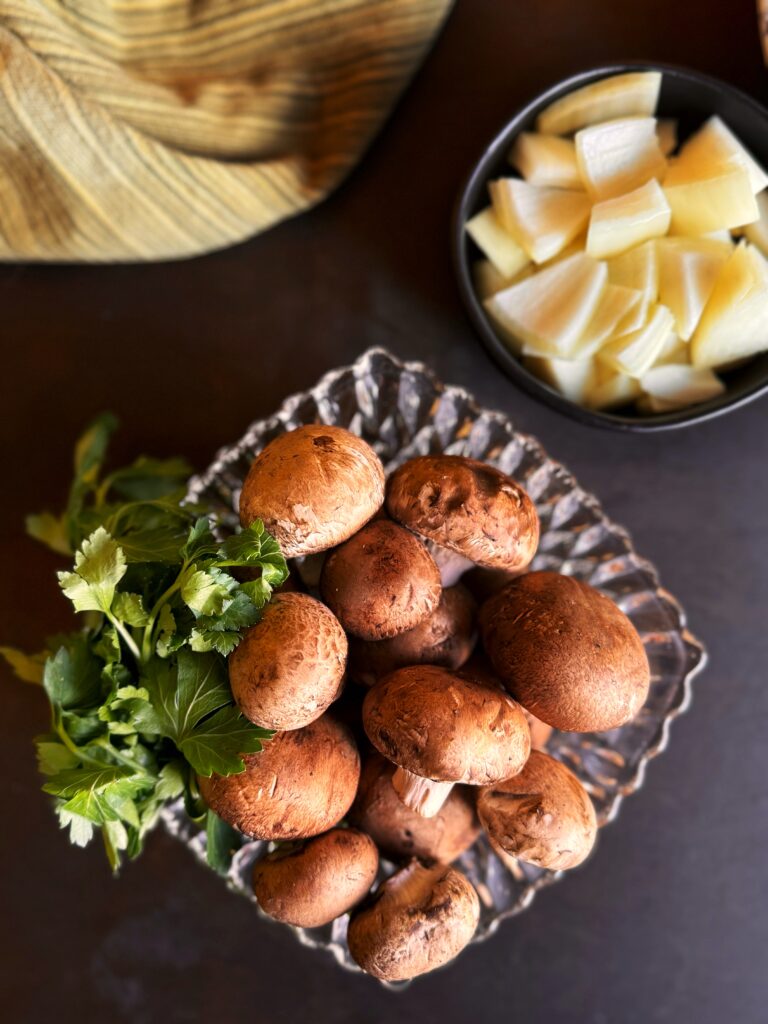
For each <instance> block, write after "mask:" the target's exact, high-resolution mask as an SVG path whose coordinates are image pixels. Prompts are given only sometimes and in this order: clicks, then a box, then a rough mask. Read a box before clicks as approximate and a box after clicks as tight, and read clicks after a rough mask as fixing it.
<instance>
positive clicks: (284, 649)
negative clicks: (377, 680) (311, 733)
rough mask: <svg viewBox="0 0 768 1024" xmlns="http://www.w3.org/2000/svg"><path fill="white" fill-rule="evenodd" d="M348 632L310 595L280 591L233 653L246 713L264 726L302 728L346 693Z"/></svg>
mask: <svg viewBox="0 0 768 1024" xmlns="http://www.w3.org/2000/svg"><path fill="white" fill-rule="evenodd" d="M346 659H347V637H346V634H345V632H344V630H343V629H342V628H341V624H340V623H339V621H338V619H337V618H336V617H335V616H334V614H333V613H332V612H331V611H329V610H328V608H326V607H325V605H324V604H322V603H321V602H320V601H316V600H315V599H314V598H313V597H310V596H309V595H308V594H300V593H284V594H277V595H275V597H274V598H273V599H272V601H271V602H270V603H269V604H268V605H267V607H266V608H265V609H264V614H263V615H262V618H261V621H260V622H257V623H256V625H255V626H252V627H251V628H250V629H249V630H247V632H246V633H245V635H244V636H243V639H242V640H241V641H240V644H239V645H238V647H236V648H235V650H234V651H233V653H232V654H231V655H230V657H229V662H228V664H229V682H230V685H231V687H232V693H233V695H234V698H235V701H236V702H237V705H238V707H239V708H240V710H241V711H242V712H243V714H244V715H245V717H246V718H248V719H250V721H252V722H255V723H256V725H260V726H262V727H263V728H265V729H300V728H301V727H302V726H304V725H308V724H309V723H310V722H313V721H314V720H315V719H316V718H319V717H320V715H322V714H323V712H324V711H325V710H326V708H328V706H329V705H330V704H331V703H332V702H333V701H334V700H335V699H336V697H338V695H339V693H340V692H341V687H342V680H343V678H344V669H345V666H346Z"/></svg>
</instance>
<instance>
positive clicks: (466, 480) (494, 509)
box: [387, 455, 539, 586]
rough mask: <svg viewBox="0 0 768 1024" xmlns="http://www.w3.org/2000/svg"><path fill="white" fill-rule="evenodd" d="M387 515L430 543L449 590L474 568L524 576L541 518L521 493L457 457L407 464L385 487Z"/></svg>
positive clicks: (492, 471)
mask: <svg viewBox="0 0 768 1024" xmlns="http://www.w3.org/2000/svg"><path fill="white" fill-rule="evenodd" d="M387 511H388V512H389V514H390V515H391V516H392V518H393V519H396V520H397V521H398V522H400V523H402V524H403V525H404V526H407V527H408V529H410V530H413V531H414V533H417V534H419V536H421V537H424V538H425V539H426V540H427V541H429V542H430V545H431V550H432V552H433V554H434V556H435V560H436V561H437V562H438V565H439V566H440V569H441V572H442V577H443V584H444V585H445V586H451V585H452V584H453V583H455V582H456V581H457V579H458V577H459V576H460V575H461V573H462V572H463V571H464V570H465V569H468V568H469V567H470V565H472V564H476V565H482V566H485V567H486V568H489V569H503V570H505V571H506V572H521V571H522V570H523V569H525V568H526V567H527V566H528V565H529V564H530V562H531V560H532V559H533V556H534V555H535V553H536V547H537V546H538V543H539V517H538V515H537V514H536V509H535V507H534V504H533V502H532V501H531V499H530V498H529V497H528V495H527V494H526V492H525V491H524V490H523V488H522V487H520V485H519V484H517V483H515V481H514V480H513V479H512V477H510V476H507V474H506V473H502V472H501V470H499V469H496V468H495V467H493V466H489V465H487V463H485V462H479V461H477V460H476V459H467V458H464V457H462V456H459V455H423V456H420V457H419V458H416V459H410V460H409V461H408V462H404V463H403V465H402V466H400V467H399V468H398V469H396V470H395V472H394V473H393V474H392V476H391V477H390V479H389V482H388V484H387Z"/></svg>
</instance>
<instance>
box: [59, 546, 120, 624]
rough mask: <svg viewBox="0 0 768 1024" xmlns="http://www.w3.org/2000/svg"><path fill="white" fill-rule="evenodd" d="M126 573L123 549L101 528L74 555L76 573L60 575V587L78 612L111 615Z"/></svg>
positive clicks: (62, 573)
mask: <svg viewBox="0 0 768 1024" xmlns="http://www.w3.org/2000/svg"><path fill="white" fill-rule="evenodd" d="M125 570H126V563H125V555H124V554H123V550H122V548H121V547H120V546H119V544H118V543H117V542H116V541H115V540H113V538H112V537H110V535H109V534H108V533H107V531H106V530H105V529H104V527H103V526H100V527H99V528H98V529H97V530H94V532H93V533H92V534H91V535H90V537H88V538H87V539H86V540H84V541H83V544H82V547H81V548H80V550H79V551H78V552H77V553H76V554H75V571H74V572H60V573H58V578H59V585H60V586H61V589H62V590H63V591H64V593H65V594H66V596H67V597H68V598H69V599H70V601H71V602H72V604H73V605H74V606H75V611H78V612H91V611H93V612H108V611H109V610H110V608H111V606H112V599H113V597H114V596H115V588H116V587H117V584H118V583H119V582H120V580H121V579H122V578H123V576H124V575H125Z"/></svg>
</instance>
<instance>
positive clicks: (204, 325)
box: [0, 0, 768, 1024]
mask: <svg viewBox="0 0 768 1024" xmlns="http://www.w3.org/2000/svg"><path fill="white" fill-rule="evenodd" d="M755 24H756V22H755V15H754V9H753V4H752V3H751V2H750V0H732V2H730V3H725V2H724V0H700V2H699V3H697V4H693V3H690V2H689V3H685V2H682V3H670V2H669V0H647V2H646V3H643V4H640V3H638V4H625V3H619V2H617V0H585V2H583V3H581V4H575V3H573V2H566V0H547V2H546V3H542V2H540V0H528V2H523V0H518V2H506V3H504V2H500V0H484V2H481V0H463V2H460V3H459V4H458V6H457V8H456V10H455V11H454V13H453V15H452V17H451V19H450V20H449V22H448V24H447V26H446V28H445V31H444V33H443V35H442V37H441V38H440V39H439V41H438V43H437V45H436V47H435V50H434V52H433V54H432V56H431V57H430V58H429V59H428V61H427V63H426V64H425V66H424V69H423V71H422V72H421V73H420V75H419V76H418V78H417V79H416V80H415V82H414V84H413V86H412V87H411V89H410V91H409V92H408V93H407V94H406V96H405V97H404V99H403V100H402V102H401V104H400V106H399V107H398V109H397V111H396V113H395V115H394V117H393V119H392V120H391V122H390V123H389V125H388V126H387V127H386V129H385V130H384V131H383V132H382V134H381V136H380V137H379V139H378V140H377V141H376V143H375V144H374V145H373V147H372V148H371V150H370V152H369V154H368V156H367V157H366V159H365V161H364V162H363V164H362V165H361V166H360V167H359V168H358V170H356V171H355V172H354V174H353V175H352V177H351V178H350V179H349V181H348V183H347V184H346V185H345V186H344V187H343V188H342V189H341V190H340V191H339V192H338V193H337V194H336V195H335V196H334V197H332V198H331V199H330V200H329V201H328V202H326V203H325V204H324V205H323V206H322V207H320V208H318V209H317V210H315V211H314V212H312V213H310V214H308V215H307V216H304V217H302V218H300V219H298V220H296V221H293V222H291V223H287V224H284V225H282V226H280V227H278V228H277V229H275V230H273V231H271V232H269V233H268V234H266V235H264V236H263V237H261V238H257V239H255V240H254V241H252V242H250V243H248V244H246V245H242V246H239V247H237V248H234V249H231V250H230V251H228V252H224V253H220V254H218V255H213V256H209V257H206V258H203V259H198V260H193V261H190V262H186V263H177V264H168V265H158V266H138V267H104V268H97V267H29V266H25V267H17V268H10V267H6V268H4V269H2V270H0V310H2V339H3V341H2V351H3V362H2V374H1V375H0V376H1V378H2V380H1V381H0V387H2V409H3V416H2V428H1V429H2V441H1V443H2V453H1V456H0V457H1V458H2V465H3V467H4V480H5V483H4V486H3V502H2V525H3V529H2V531H0V549H1V551H2V555H1V557H2V566H3V586H2V618H1V619H0V621H1V622H2V627H1V628H0V642H6V643H7V642H14V643H16V644H18V645H19V646H23V647H26V648H27V649H30V650H35V649H37V648H38V646H39V642H40V639H41V638H42V637H43V636H45V635H46V634H50V633H51V632H54V631H55V630H56V629H57V628H59V627H64V626H67V625H68V624H69V620H68V617H67V610H66V606H65V602H64V601H63V599H61V597H60V596H59V595H58V593H57V589H56V587H55V585H54V584H53V581H52V575H51V574H52V571H53V570H54V569H55V568H56V567H57V565H56V561H55V558H54V557H53V556H50V555H49V554H48V553H47V552H46V551H44V550H43V549H42V548H38V547H37V546H35V545H34V544H33V543H32V542H28V541H27V540H25V539H24V536H23V532H22V526H21V522H22V517H23V514H24V513H25V512H27V511H30V510H37V509H39V508H43V507H45V506H46V505H51V504H55V502H56V501H57V500H58V499H60V498H61V496H62V495H63V493H64V489H65V487H66V484H67V482H68V477H69V470H70V450H71V443H72V440H73V438H74V436H75V435H76V433H77V432H78V430H79V429H80V428H81V426H82V425H83V424H84V423H85V421H86V420H87V419H88V418H89V417H90V416H91V415H92V414H94V413H96V412H97V411H100V410H101V409H102V408H104V407H109V408H111V409H113V410H115V411H116V412H117V413H118V414H119V416H120V418H121V420H122V424H123V429H122V431H121V433H120V435H119V438H118V441H117V454H118V455H119V456H122V457H124V458H125V459H128V458H131V457H133V456H134V455H135V454H138V453H139V452H141V451H146V452H150V453H153V454H158V455H160V454H176V453H180V454H181V453H183V454H185V455H186V456H188V457H189V458H190V459H191V460H192V462H193V463H195V464H196V465H197V466H198V467H202V466H204V465H205V464H206V462H207V461H208V460H209V458H210V457H211V455H212V453H213V452H214V451H215V449H216V448H217V447H218V446H220V445H222V444H225V443H227V442H229V441H232V440H233V439H235V438H237V437H238V436H239V435H240V434H241V433H242V431H243V428H244V427H245V426H246V425H247V423H248V422H249V421H250V420H251V419H254V418H256V417H260V416H263V415H266V414H268V413H270V412H271V411H272V410H273V409H274V408H276V407H277V405H278V404H279V403H280V401H281V400H282V398H283V397H284V396H285V395H286V394H288V393H290V392H292V391H295V390H298V389H301V388H304V387H306V386H308V385H311V384H312V383H313V382H314V381H315V379H316V378H317V377H318V376H319V375H320V374H321V373H323V372H324V371H325V370H327V369H330V368H331V367H333V366H336V365H338V364H341V363H345V362H349V361H351V360H352V359H353V358H354V357H355V356H356V355H358V354H359V353H360V352H361V351H362V350H363V349H364V348H366V347H368V346H369V345H372V344H383V345H385V346H388V347H390V348H391V349H392V350H393V351H394V352H395V353H397V354H399V355H401V356H405V357H409V358H416V359H421V360H425V361H427V362H428V363H430V364H431V365H432V366H433V367H434V368H435V370H436V371H437V373H438V374H439V375H440V376H441V377H442V378H443V379H444V380H446V381H450V382H454V383H460V384H463V385H465V386H466V387H467V388H469V389H470V390H472V391H474V392H475V394H476V396H477V398H478V400H479V401H480V402H481V403H483V404H486V405H490V406H492V407H496V408H498V409H501V410H503V411H504V412H506V413H508V414H510V415H511V416H512V417H513V418H514V419H515V420H516V422H517V423H518V424H519V425H520V426H521V427H522V428H524V429H525V430H527V431H529V432H531V433H534V434H536V435H537V436H538V437H539V438H540V439H541V441H542V442H543V443H544V444H545V446H546V447H547V448H548V449H549V451H550V452H551V454H552V455H554V456H555V457H556V458H558V459H560V460H561V461H563V462H565V463H566V465H567V466H568V467H569V468H570V469H571V470H572V471H573V472H574V473H575V474H576V475H577V477H578V478H579V480H580V482H581V483H582V484H583V485H584V486H585V487H586V488H587V489H589V490H593V491H594V492H596V493H597V494H598V495H599V496H600V498H601V499H602V501H603V504H604V506H605V508H606V509H607V511H608V513H609V514H610V515H611V516H612V517H613V518H614V519H616V520H618V521H619V522H621V523H623V524H625V525H626V526H627V527H628V528H629V529H630V531H631V532H632V534H633V536H634V539H635V542H636V545H637V548H638V549H639V551H640V552H641V553H642V554H643V555H645V556H647V557H649V558H650V559H651V560H653V561H654V562H655V563H656V564H657V566H659V568H660V571H661V575H662V579H663V581H664V583H665V584H666V586H667V587H668V588H669V589H670V590H671V591H672V592H673V593H675V594H676V595H677V596H678V597H679V598H680V599H681V601H682V602H683V604H684V605H685V607H686V608H687V610H688V613H689V617H690V622H691V625H692V628H693V629H694V631H695V632H696V633H697V634H698V635H699V636H701V637H702V638H704V640H705V642H706V643H707V645H708V647H709V650H710V655H711V662H710V666H709V668H708V670H707V671H706V673H705V674H704V675H703V676H701V677H699V679H698V680H697V682H696V683H695V697H694V702H693V706H692V710H691V711H690V713H689V714H688V715H686V716H685V717H684V718H683V719H681V720H680V721H679V722H678V723H676V725H675V726H674V729H673V734H672V742H671V746H670V748H669V750H668V751H667V752H666V753H665V754H664V755H663V756H662V757H661V758H660V759H659V760H658V761H656V762H655V763H654V764H653V765H652V766H651V768H650V770H649V772H648V777H647V783H646V786H645V788H644V789H643V790H642V791H641V792H640V793H639V794H638V795H636V796H634V797H633V798H632V799H631V800H629V801H628V802H627V803H626V804H625V805H624V808H623V810H622V813H621V816H620V819H619V821H618V822H617V823H615V824H613V825H611V826H610V827H609V828H607V829H606V830H605V832H604V833H603V835H602V837H601V840H600V844H599V849H598V851H597V853H596V855H595V856H594V857H593V859H592V860H591V861H590V862H589V863H588V865H587V866H585V867H584V868H583V869H582V870H579V871H576V872H575V873H573V874H572V875H571V876H570V877H569V878H568V879H567V880H566V881H565V882H564V883H561V884H560V885H558V886H556V887H554V888H553V889H550V890H549V891H547V892H546V893H544V894H542V895H541V896H540V897H539V898H538V899H537V900H536V902H535V904H534V906H533V908H532V909H531V910H529V911H528V912H527V913H525V914H524V915H522V916H520V917H518V918H516V919H514V920H513V921H510V922H507V923H506V924H505V925H504V926H503V927H502V928H501V929H500V931H499V932H498V933H497V935H496V936H495V937H494V938H493V939H491V940H490V941H489V942H487V943H485V944H483V945H479V946H474V947H472V948H470V949H469V950H467V951H466V952H465V953H464V955H463V956H462V957H461V959H460V960H459V961H458V962H457V963H456V964H454V965H453V966H451V967H450V968H448V969H446V970H444V971H442V972H441V973H439V974H436V975H433V976H431V977H428V978H426V979H422V980H420V981H418V982H416V983H414V984H413V985H412V986H411V987H410V988H409V989H408V990H407V991H406V992H404V993H398V994H391V993H389V992H386V991H384V990H382V989H381V988H380V987H379V986H378V985H377V983H375V982H373V981H371V980H369V979H366V978H364V977H361V976H352V975H350V974H347V973H343V972H341V971H340V970H339V969H338V968H336V967H335V966H334V964H333V962H332V961H331V960H330V959H329V958H328V957H327V955H325V954H322V953H317V952H310V951H308V950H306V949H304V948H303V947H301V946H300V945H299V944H298V943H297V942H296V940H295V939H294V937H293V935H292V934H291V933H290V932H289V931H288V930H283V929H281V928H279V927H277V926H270V925H269V924H267V923H264V922H261V921H259V920H257V918H256V917H255V915H254V913H253V911H252V908H251V907H250V906H249V905H248V904H247V903H246V902H245V901H244V900H240V899H238V898H237V897H235V896H233V895H231V894H229V893H227V892H226V891H225V890H224V889H223V887H222V885H221V883H220V882H219V881H218V880H217V879H216V878H215V877H214V876H213V875H212V874H209V873H208V872H206V871H204V870H201V869H200V868H199V867H198V866H197V865H196V864H195V863H194V862H193V860H192V858H191V856H190V855H189V854H188V853H187V852H186V851H185V850H184V849H183V848H182V847H180V846H178V845H177V844H176V843H175V842H173V841H171V840H170V839H169V838H167V837H166V836H165V835H164V834H163V833H162V832H159V833H157V834H156V835H155V836H154V837H153V838H152V839H151V841H150V842H149V845H148V849H147V851H146V853H145V855H144V856H143V857H142V858H141V860H140V861H138V862H137V863H134V864H132V865H130V866H129V867H128V868H127V869H126V870H125V872H124V874H123V875H122V877H121V878H120V880H119V881H113V879H112V878H111V877H110V874H109V871H108V869H107V866H106V862H105V859H104V857H103V853H102V851H101V849H99V848H97V847H96V846H95V845H94V847H93V848H92V849H88V850H86V851H80V850H75V849H73V848H70V847H69V845H68V843H67V840H66V838H65V836H64V834H63V833H61V832H58V831H57V829H56V827H55V824H54V820H53V818H52V816H51V813H50V810H49V808H48V806H47V802H46V798H44V797H43V795H42V794H41V793H40V791H39V780H38V778H37V776H36V774H35V767H34V757H33V751H32V746H31V743H30V739H31V737H32V735H33V734H34V733H35V732H37V731H40V730H41V729H42V728H43V727H44V723H45V708H44V705H43V702H42V700H41V698H40V695H39V694H38V693H36V692H35V691H34V690H33V689H32V688H28V687H24V686H22V685H21V684H16V683H15V682H13V683H12V682H11V681H10V680H9V679H7V678H6V677H7V676H8V673H7V672H6V671H5V670H4V669H3V676H4V678H3V682H2V686H3V690H2V692H3V714H2V716H0V729H1V730H2V735H3V750H4V753H5V759H4V763H5V765H6V774H5V776H4V785H3V824H2V825H1V826H0V849H1V853H0V877H1V878H2V885H1V887H0V894H1V895H0V900H2V912H0V928H2V935H1V936H0V943H1V944H2V950H3V955H2V958H0V1006H1V1007H2V1015H3V1019H4V1020H6V1021H8V1022H9V1024H17V1022H25V1024H26V1022H28V1021H31V1022H35V1024H36V1022H38V1021H40V1022H42V1021H48V1020H54V1019H56V1020H58V1021H60V1022H61V1024H68V1022H74V1021H78V1022H90V1021H96V1020H110V1021H113V1022H115V1024H120V1022H123V1021H126V1022H127V1021H131V1022H133V1024H145V1022H155V1021H163V1022H167V1024H181V1022H188V1021H190V1022H191V1021H198V1020H205V1021H211V1022H215V1024H229V1022H234V1021H236V1020H237V1021H264V1022H269V1024H283V1022H287V1021H291V1022H293V1021H300V1020H312V1021H318V1022H321V1024H326V1022H328V1024H331V1022H337V1021H338V1022H341V1021H344V1022H347V1021H348V1022H355V1024H365V1022H371V1024H374V1022H376V1024H378V1022H384V1021H390V1020H392V1021H394V1020H397V1021H399V1022H401V1024H412V1022H416V1021H420V1022H421V1021H432V1020H440V1021H445V1022H454V1021H455V1022H460V1021H461V1022H463V1021H468V1020H473V1021H478V1022H485V1021H488V1022H490V1021H497V1020H509V1021H513V1020H521V1021H526V1022H529V1024H530V1022H542V1024H559V1022H561V1021H562V1022H566V1021H567V1022H572V1021H573V1022H578V1024H581V1022H585V1024H586V1022H589V1024H613V1022H620V1024H635V1022H637V1024H640V1022H642V1024H646V1022H649V1021H654V1022H657V1021H658V1022H672V1021H675V1022H682V1024H688V1022H693V1021H696V1022H697V1024H720V1022H722V1021H724V1020H728V1021H733V1022H737V1024H762V1022H764V1021H765V1020H766V1019H767V1017H766V1014H767V1013H768V1011H767V1010H766V1004H768V955H767V950H768V879H767V877H766V863H767V861H766V847H767V846H768V785H766V771H765V764H764V751H765V728H766V722H767V721H768V687H766V685H765V663H766V660H768V644H767V642H766V634H767V633H768V629H766V610H767V609H768V547H767V545H766V516H765V508H766V505H768V483H766V478H767V476H768V474H766V460H767V459H768V432H767V430H766V428H768V401H766V400H763V401H762V402H757V403H755V404H753V405H752V406H751V407H748V408H745V409H742V410H740V411H737V412H735V413H733V414H732V415H729V416H727V417H726V418H724V419H720V420H717V421H714V422H711V423H707V424H704V425H702V426H699V427H694V428H691V429H689V430H684V431H679V432H673V433H668V434H660V435H656V436H646V437H624V436H620V435H618V434H612V433H607V432H601V431H597V430H594V429H590V428H587V427H582V426H579V425H577V424H575V423H572V422H570V421H567V420H565V419H563V418H562V417H560V416H559V415H557V414H556V413H554V412H551V411H549V410H548V409H546V408H544V407H543V406H540V405H537V404H535V403H534V402H533V401H531V400H529V399H528V398H526V397H525V396H524V395H522V394H521V393H520V392H518V391H517V390H515V389H514V387H513V386H512V385H511V384H510V383H508V382H507V381H506V380H505V379H504V378H502V377H501V376H500V375H499V374H498V373H497V372H496V370H495V368H494V366H493V365H491V363H490V362H489V360H488V358H487V357H486V355H485V353H484V351H483V349H482V348H481V346H480V344H479V343H478V341H477V340H476V338H475V337H474V335H473V333H472V330H471V329H470V327H469V326H468V324H467V322H466V321H465V318H464V315H463V312H462V309H461V308H460V304H459V300H458V297H457V292H456V288H455V285H454V281H453V277H452V272H451V266H450V261H449V252H448V222H449V214H450V209H451V204H452V202H453V200H454V197H455V195H456V192H457V190H458V188H459V185H460V182H461V180H462V178H463V176H464V174H465V172H466V171H467V169H468V167H469V165H470V163H471V162H472V161H473V159H475V158H476V156H477V155H478V154H479V151H480V150H481V148H482V146H483V144H484V143H485V141H486V140H487V139H488V138H489V137H490V136H491V135H492V134H493V133H494V132H495V131H496V129H497V128H498V127H499V125H500V124H501V123H502V122H503V121H504V120H505V118H507V117H508V116H509V115H510V114H511V113H512V112H513V111H514V110H515V108H516V107H517V106H518V105H520V104H521V103H522V102H523V101H525V100H526V99H528V98H529V97H530V96H532V95H533V94H534V93H536V92H538V91H539V90H540V89H541V88H542V87H544V86H546V85H548V84H550V83H552V82H554V81H556V80H557V79H558V78H560V77H562V76H564V75H566V74H570V73H572V72H574V71H576V70H578V69H580V68H583V67H587V66H589V65H595V64H598V63H604V62H610V61H614V60H621V59H624V58H642V59H652V60H653V59H657V60H660V61H669V62H676V63H680V64H686V65H689V66H691V67H694V68H698V69H700V70H703V71H708V72H711V73H713V74H716V75H719V76H721V77H723V78H725V79H727V80H728V81H730V82H733V83H735V84H737V85H739V86H741V87H742V88H744V89H746V90H747V91H749V92H751V93H752V94H753V95H755V96H757V97H758V98H760V99H762V100H764V101H765V100H766V99H768V73H766V71H765V70H764V68H763V66H762V63H761V56H760V50H759V45H758V38H757V33H756V28H755Z"/></svg>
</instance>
